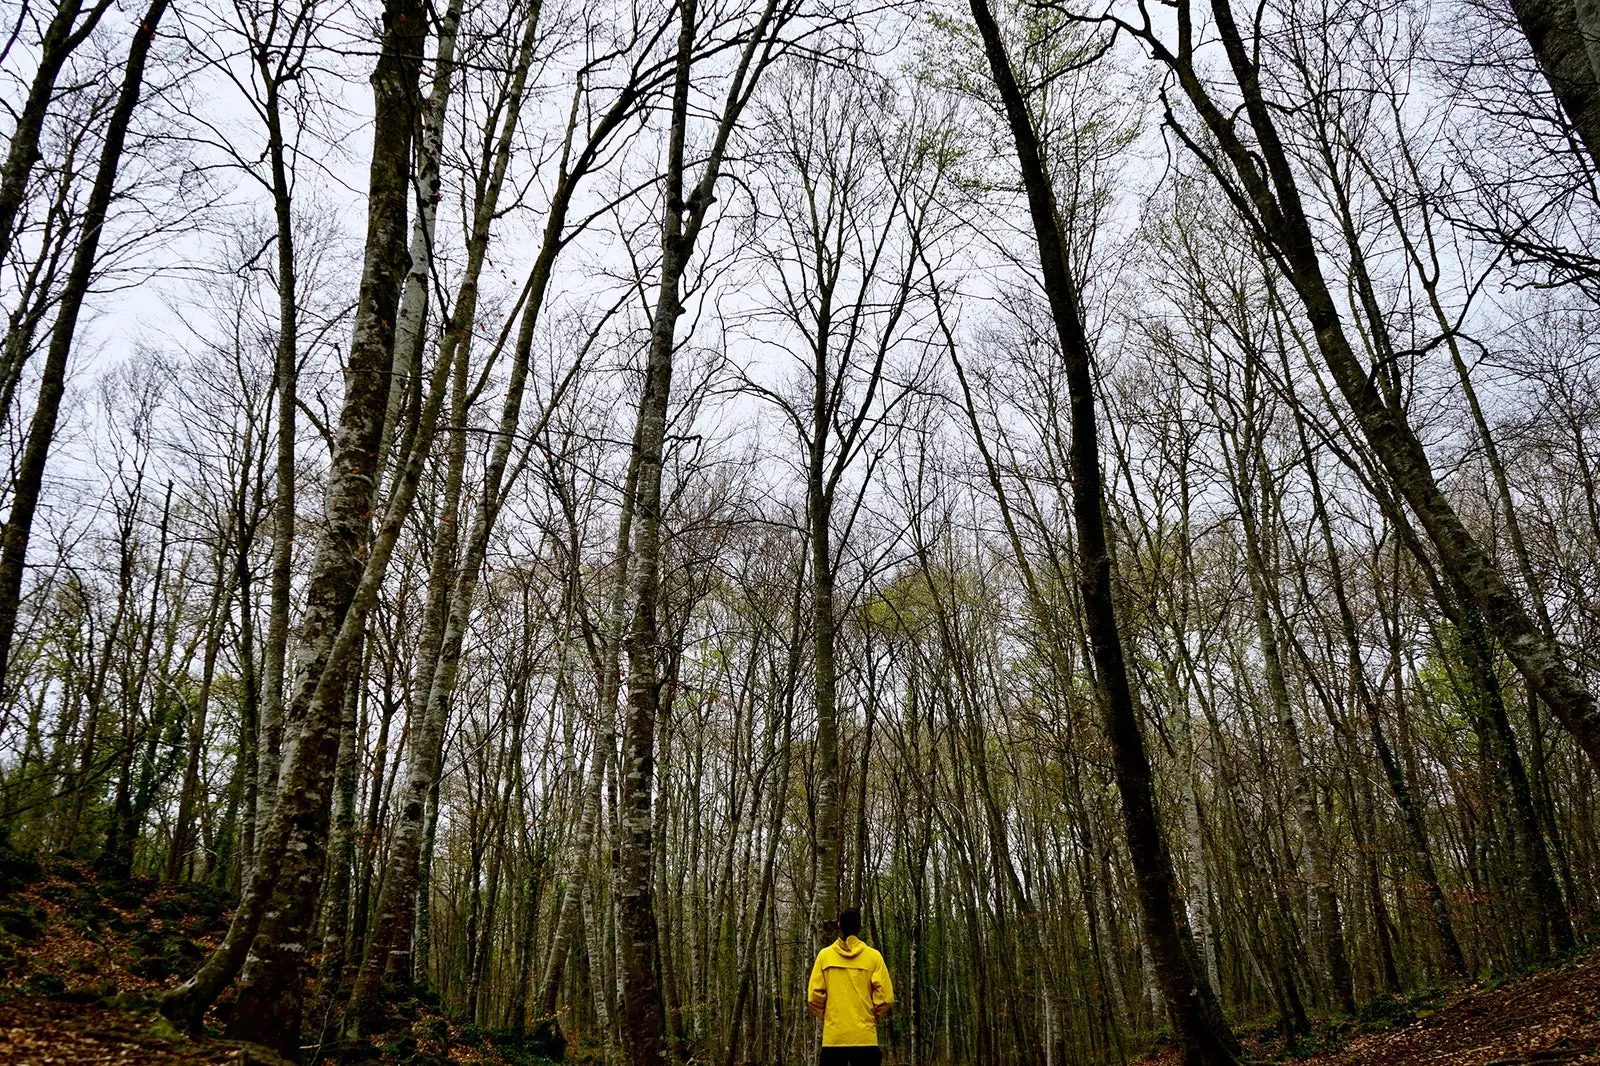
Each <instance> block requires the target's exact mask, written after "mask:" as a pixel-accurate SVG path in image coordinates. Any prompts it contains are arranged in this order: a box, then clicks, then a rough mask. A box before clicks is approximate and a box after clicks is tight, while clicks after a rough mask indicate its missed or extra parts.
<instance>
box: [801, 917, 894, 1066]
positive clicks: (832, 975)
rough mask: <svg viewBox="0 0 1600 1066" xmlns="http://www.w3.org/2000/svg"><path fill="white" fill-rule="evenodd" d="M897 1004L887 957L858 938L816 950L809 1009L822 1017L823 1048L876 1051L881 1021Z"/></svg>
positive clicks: (808, 993) (807, 996) (840, 941)
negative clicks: (852, 1048)
mask: <svg viewBox="0 0 1600 1066" xmlns="http://www.w3.org/2000/svg"><path fill="white" fill-rule="evenodd" d="M893 1003H894V986H893V985H891V984H890V983H889V968H888V967H887V966H885V965H884V964H883V956H882V955H880V954H878V953H877V952H876V951H874V950H873V949H872V948H869V947H867V945H865V944H863V943H862V942H861V941H860V940H859V939H857V938H856V937H850V938H849V939H846V940H835V941H834V942H833V943H831V944H829V945H828V946H827V947H825V948H823V949H822V950H821V951H819V952H817V961H816V963H815V964H814V965H813V966H812V967H811V986H810V988H809V989H807V992H806V1007H807V1008H808V1009H810V1011H811V1013H812V1014H815V1015H816V1016H817V1017H818V1018H821V1019H822V1046H823V1047H876V1046H877V1045H878V1019H879V1018H882V1017H883V1016H884V1015H885V1014H888V1013H889V1007H890V1006H891V1005H892V1004H893Z"/></svg>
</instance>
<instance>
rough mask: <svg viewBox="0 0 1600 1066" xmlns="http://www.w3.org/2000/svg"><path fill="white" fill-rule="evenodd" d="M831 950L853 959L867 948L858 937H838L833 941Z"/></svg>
mask: <svg viewBox="0 0 1600 1066" xmlns="http://www.w3.org/2000/svg"><path fill="white" fill-rule="evenodd" d="M833 950H835V951H837V952H838V953H839V954H841V955H843V956H844V957H845V958H847V959H853V958H855V957H856V956H857V955H859V954H861V953H862V952H863V951H865V950H867V945H865V944H863V943H862V942H861V939H860V938H859V937H854V936H852V937H840V938H839V939H838V940H835V941H834V942H833Z"/></svg>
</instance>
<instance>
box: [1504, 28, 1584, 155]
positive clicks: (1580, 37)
mask: <svg viewBox="0 0 1600 1066" xmlns="http://www.w3.org/2000/svg"><path fill="white" fill-rule="evenodd" d="M1511 10H1512V12H1513V13H1514V14H1515V15H1516V16H1517V24H1518V25H1519V26H1520V27H1522V32H1523V34H1524V36H1526V37H1527V38H1528V44H1529V45H1530V46H1532V48H1533V55H1534V58H1536V59H1537V60H1538V61H1539V69H1540V70H1541V71H1543V72H1544V76H1545V80H1546V81H1548V82H1549V83H1550V88H1551V89H1552V90H1553V91H1554V92H1555V94H1556V99H1557V100H1559V101H1561V109H1562V110H1563V111H1565V112H1566V113H1567V119H1568V121H1570V122H1571V123H1572V129H1573V132H1575V133H1576V134H1577V135H1578V139H1579V140H1580V141H1582V142H1583V146H1584V148H1586V149H1587V150H1588V152H1589V155H1590V157H1591V158H1592V159H1593V160H1594V163H1595V165H1596V166H1600V5H1596V4H1595V2H1594V0H1511Z"/></svg>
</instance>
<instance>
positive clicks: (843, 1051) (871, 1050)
mask: <svg viewBox="0 0 1600 1066" xmlns="http://www.w3.org/2000/svg"><path fill="white" fill-rule="evenodd" d="M882 1062H883V1052H882V1051H879V1050H878V1048H877V1045H875V1044H874V1045H870V1046H863V1047H825V1048H823V1049H822V1058H821V1059H820V1060H819V1061H818V1063H817V1066H881V1064H882Z"/></svg>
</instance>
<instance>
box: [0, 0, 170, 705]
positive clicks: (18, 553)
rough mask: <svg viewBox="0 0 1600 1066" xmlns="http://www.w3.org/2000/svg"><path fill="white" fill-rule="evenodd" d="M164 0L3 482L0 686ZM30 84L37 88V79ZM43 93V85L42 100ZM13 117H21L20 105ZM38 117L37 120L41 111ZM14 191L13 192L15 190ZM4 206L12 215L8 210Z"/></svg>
mask: <svg viewBox="0 0 1600 1066" xmlns="http://www.w3.org/2000/svg"><path fill="white" fill-rule="evenodd" d="M168 2H169V0H151V2H150V6H149V7H148V8H147V9H146V10H145V13H144V17H143V18H141V19H140V21H139V24H138V26H137V27H136V28H135V29H134V32H133V42H132V44H130V45H129V47H128V60H127V63H126V64H125V65H124V67H123V72H122V87H121V89H119V90H118V92H117V102H116V105H115V106H114V107H113V108H112V109H111V117H110V119H109V120H108V121H107V123H106V132H105V141H104V143H103V144H102V145H101V148H100V159H99V162H98V163H97V164H96V167H95V175H94V184H93V185H92V186H91V187H90V190H89V198H88V200H87V201H86V202H85V203H84V209H83V222H82V227H81V236H80V237H79V238H78V247H77V248H76V249H75V250H74V251H73V255H72V269H71V270H70V271H69V272H68V274H67V281H66V284H65V285H64V286H63V287H62V290H61V296H60V300H59V302H58V304H57V307H56V321H55V326H54V328H53V329H52V331H51V333H50V344H49V347H48V348H47V349H46V352H45V360H44V367H43V371H42V373H41V375H40V378H39V399H38V402H37V404H36V405H35V407H34V411H33V420H32V422H30V423H29V425H28V435H27V437H26V439H25V440H24V442H23V446H22V456H21V458H20V459H19V460H18V462H17V468H16V480H15V481H13V482H12V486H11V515H10V517H9V518H8V519H7V520H6V524H5V528H4V529H3V530H0V690H3V689H4V686H5V679H6V677H5V675H6V664H7V662H8V661H9V658H10V654H11V641H12V637H13V635H14V634H15V633H16V628H17V612H18V610H19V608H20V605H21V602H22V578H23V573H24V567H25V565H26V562H27V555H28V539H29V537H30V535H31V534H32V532H33V516H34V512H35V511H37V510H38V507H39V496H40V494H41V493H42V491H43V489H44V472H45V465H46V464H47V462H48V461H49V457H50V448H51V446H52V445H53V444H54V443H55V437H56V422H57V420H58V419H59V418H60V415H61V399H62V397H63V395H65V393H66V390H67V358H68V357H69V356H70V355H71V354H72V344H73V341H74V339H75V338H76V334H77V329H78V315H79V314H80V313H81V312H82V310H83V302H84V300H85V299H86V298H87V297H88V295H89V286H90V284H91V283H92V282H93V280H94V268H95V264H96V263H97V262H98V261H99V258H100V237H101V233H102V231H103V230H104V229H105V224H106V214H107V212H108V211H109V210H110V208H111V197H112V194H113V193H114V192H115V191H116V184H117V171H118V169H119V168H120V167H121V165H122V151H123V146H124V144H125V143H126V142H127V139H128V127H129V125H130V124H131V122H132V121H133V112H134V108H136V107H137V106H138V104H139V94H140V92H141V91H142V90H143V88H144V68H145V64H146V62H147V61H148V60H149V58H150V45H151V43H152V42H153V41H154V40H155V35H156V28H157V27H158V26H159V25H160V24H161V17H162V16H163V15H165V14H166V13H167V4H168ZM95 10H96V14H95V15H94V18H95V19H98V18H99V14H98V12H99V11H100V10H103V9H102V8H96V9H95ZM69 25H70V24H69ZM90 28H92V25H91V26H87V27H83V28H81V32H83V33H84V34H85V35H87V32H88V29H90ZM54 29H55V26H54V24H52V30H54ZM64 61H65V56H64V55H63V56H61V57H60V58H59V59H57V60H55V62H56V63H57V69H59V63H60V62H64ZM52 84H53V79H52ZM35 88H36V89H37V86H35ZM48 95H49V92H48V89H46V98H47V99H48ZM31 97H32V94H31V93H30V100H29V103H31V102H32V99H31ZM26 106H28V105H27V104H25V105H24V107H26ZM41 106H42V105H41ZM21 118H22V119H24V120H26V119H28V114H27V112H26V111H25V112H24V113H23V115H22V116H21ZM38 121H39V122H42V121H43V112H42V111H41V113H40V115H39V116H38ZM25 135H26V131H25V130H24V129H22V128H21V127H19V128H18V130H17V131H16V132H15V134H14V135H13V140H12V155H11V157H8V158H7V160H6V163H5V169H6V173H5V174H4V175H3V178H0V194H5V195H9V194H10V192H11V190H10V188H9V187H8V184H7V183H9V182H10V180H11V178H12V174H11V173H10V171H11V169H12V167H13V164H16V166H18V167H22V168H23V169H22V178H21V179H20V180H22V181H23V182H24V183H25V181H26V171H27V170H28V169H31V167H32V158H33V155H34V154H36V153H37V152H38V143H37V142H38V136H39V135H38V131H37V129H35V130H34V131H33V133H32V139H33V142H34V143H33V146H32V147H31V148H29V147H28V146H27V145H26V144H25V143H21V142H19V141H17V140H16V137H18V136H25ZM19 148H20V150H21V151H22V152H23V157H18V156H17V155H16V153H17V152H18V151H19ZM20 158H26V161H27V165H26V167H23V163H22V162H20V161H19V159H20ZM17 195H18V196H20V195H21V190H20V189H18V191H17ZM19 204H20V200H19ZM6 207H7V204H5V203H0V211H3V210H4V209H5V208H6ZM11 210H12V220H13V221H14V219H15V209H14V208H13V209H11ZM6 222H7V220H6V219H5V218H4V217H3V216H0V223H6ZM0 240H4V241H7V242H9V240H10V232H9V229H7V230H5V231H0Z"/></svg>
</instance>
